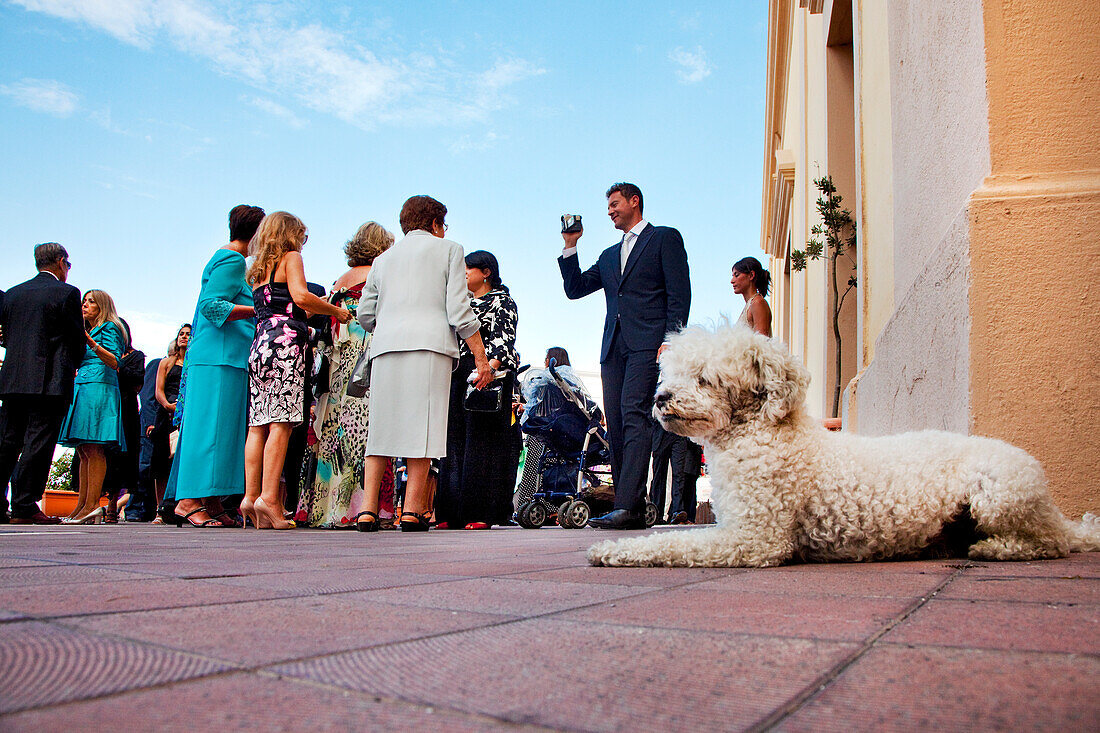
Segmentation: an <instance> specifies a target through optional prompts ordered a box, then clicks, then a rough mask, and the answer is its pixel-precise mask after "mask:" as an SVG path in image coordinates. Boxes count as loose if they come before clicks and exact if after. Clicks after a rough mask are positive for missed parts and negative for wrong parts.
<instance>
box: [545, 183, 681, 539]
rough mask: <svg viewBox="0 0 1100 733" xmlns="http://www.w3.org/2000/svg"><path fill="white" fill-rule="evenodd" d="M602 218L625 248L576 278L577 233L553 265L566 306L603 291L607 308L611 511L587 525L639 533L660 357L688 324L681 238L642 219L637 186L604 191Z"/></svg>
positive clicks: (603, 363)
mask: <svg viewBox="0 0 1100 733" xmlns="http://www.w3.org/2000/svg"><path fill="white" fill-rule="evenodd" d="M607 214H608V216H610V217H611V221H612V223H613V224H614V225H615V228H616V229H618V230H619V231H621V232H622V233H623V239H622V241H620V242H619V243H618V244H614V245H612V246H610V247H608V248H607V249H605V250H604V251H603V252H602V253H601V254H600V257H599V259H598V260H597V261H596V264H594V265H592V267H590V268H588V270H586V271H585V272H581V269H580V265H579V264H578V260H577V240H579V239H580V237H581V232H572V233H563V234H562V238H563V239H564V240H565V250H564V251H563V252H562V256H561V257H560V258H558V266H559V267H560V268H561V275H562V281H563V282H564V284H565V294H566V296H568V297H569V299H570V300H575V299H577V298H583V297H584V296H586V295H589V294H590V293H594V292H596V291H597V290H601V289H602V290H603V291H604V297H605V298H606V300H607V316H606V318H605V319H604V329H603V346H602V349H601V352H600V372H601V377H602V379H603V397H604V413H605V415H606V417H607V432H608V437H609V438H610V442H611V475H612V478H613V479H614V482H615V508H614V510H613V511H611V512H609V513H608V514H605V515H604V516H602V517H593V518H592V519H591V520H589V522H588V524H589V526H592V527H596V528H597V529H644V528H645V521H644V512H645V501H646V477H647V475H648V473H649V455H650V446H651V437H650V435H651V425H652V422H651V418H650V412H651V410H652V408H653V392H654V390H655V389H656V387H657V352H658V350H659V349H660V348H661V344H662V343H663V342H664V339H665V334H666V333H668V332H670V331H676V330H678V329H680V328H681V327H682V326H683V325H684V323H686V322H687V317H688V309H689V307H690V305H691V282H690V281H689V279H688V263H687V252H686V251H685V250H684V240H683V238H682V237H681V236H680V232H678V231H676V230H675V229H672V228H670V227H656V226H653V225H652V224H650V223H648V222H647V221H646V220H645V219H643V218H642V192H641V190H640V189H639V188H638V187H637V186H635V185H634V184H632V183H616V184H615V185H614V186H612V187H611V188H610V189H609V190H608V191H607Z"/></svg>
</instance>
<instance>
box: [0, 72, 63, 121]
mask: <svg viewBox="0 0 1100 733" xmlns="http://www.w3.org/2000/svg"><path fill="white" fill-rule="evenodd" d="M0 94H3V95H5V96H7V97H11V98H12V100H13V101H14V102H15V103H16V104H18V105H19V106H20V107H26V108H27V109H29V110H33V111H35V112H44V113H46V114H49V115H53V116H55V117H68V116H69V115H71V114H72V113H73V112H75V111H76V109H77V107H79V106H80V97H79V96H78V95H77V94H76V92H74V91H73V90H72V89H70V88H69V87H67V86H65V85H64V84H62V83H61V82H59V81H54V80H52V79H23V80H22V81H19V82H16V83H15V84H0Z"/></svg>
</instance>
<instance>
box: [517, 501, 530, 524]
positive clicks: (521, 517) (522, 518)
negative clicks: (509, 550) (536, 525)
mask: <svg viewBox="0 0 1100 733" xmlns="http://www.w3.org/2000/svg"><path fill="white" fill-rule="evenodd" d="M530 508H531V502H529V501H525V502H523V503H522V504H520V505H519V508H518V509H516V522H517V523H518V524H519V526H521V527H523V528H524V529H531V520H530V519H528V518H527V510H528V509H530Z"/></svg>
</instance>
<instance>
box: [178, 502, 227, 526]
mask: <svg viewBox="0 0 1100 733" xmlns="http://www.w3.org/2000/svg"><path fill="white" fill-rule="evenodd" d="M205 511H206V507H204V506H200V507H199V508H198V509H192V510H191V511H189V512H187V514H176V513H175V512H173V513H172V516H173V517H175V521H176V526H177V527H182V526H183V523H184V522H187V523H188V524H190V525H191V526H192V527H223V526H225V525H223V524H222V523H221V522H219V521H218V520H217V519H207V520H206V521H205V522H196V521H195V520H193V519H191V517H193V516H194V515H196V514H198V513H200V512H205Z"/></svg>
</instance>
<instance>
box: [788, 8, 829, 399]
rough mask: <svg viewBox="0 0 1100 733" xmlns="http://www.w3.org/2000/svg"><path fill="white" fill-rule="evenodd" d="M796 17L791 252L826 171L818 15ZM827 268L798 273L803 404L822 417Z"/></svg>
mask: <svg viewBox="0 0 1100 733" xmlns="http://www.w3.org/2000/svg"><path fill="white" fill-rule="evenodd" d="M795 12H796V13H798V14H799V15H801V18H800V21H799V24H798V26H796V27H798V28H800V29H801V34H800V37H798V41H799V42H800V43H801V52H800V53H799V55H798V59H797V64H793V63H792V71H793V69H794V66H798V67H799V68H800V72H799V76H800V77H801V81H802V90H801V93H802V98H803V105H804V108H803V112H802V114H801V115H799V116H798V117H797V118H795V119H793V120H791V118H790V116H788V120H789V121H791V122H793V124H795V125H797V126H798V130H799V139H800V142H801V155H802V161H803V165H802V166H800V168H801V169H800V170H799V171H798V173H799V175H798V177H797V178H796V179H795V200H796V201H797V202H798V205H797V206H796V205H795V204H794V202H792V205H791V211H792V212H794V216H792V222H791V244H792V246H793V247H795V248H796V249H804V248H805V246H806V240H807V239H809V237H810V229H811V228H812V227H813V226H814V225H815V224H817V223H819V221H820V219H819V217H818V215H817V208H816V207H815V205H814V202H815V201H816V200H817V196H818V192H817V189H816V188H815V187H814V183H813V179H814V178H816V177H818V176H820V175H822V174H823V173H825V172H826V167H827V165H828V156H827V150H828V143H827V137H826V136H827V131H826V129H825V66H824V64H823V63H821V59H823V58H824V57H825V38H824V29H823V26H822V20H823V19H822V16H821V15H820V14H810V13H808V12H807V11H806V10H804V9H796V10H795ZM826 276H827V268H826V265H825V260H824V259H821V260H817V261H816V262H815V261H812V260H811V261H809V262H808V263H807V266H806V271H805V273H803V278H802V279H803V286H804V287H803V310H802V314H803V322H804V323H805V324H806V326H805V328H806V332H805V335H804V339H803V352H802V354H801V356H802V359H803V363H805V365H806V366H807V367H808V368H809V370H810V375H811V382H810V388H809V390H808V392H807V395H806V403H807V406H808V407H809V410H810V414H812V415H815V416H817V417H823V416H824V415H825V411H826V409H827V407H828V402H827V400H829V399H831V392H830V391H829V382H828V371H829V369H828V353H827V350H828V337H829V333H830V330H831V328H832V326H831V324H830V320H829V314H828V310H827V307H826V303H827V302H828V296H827V294H826Z"/></svg>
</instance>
